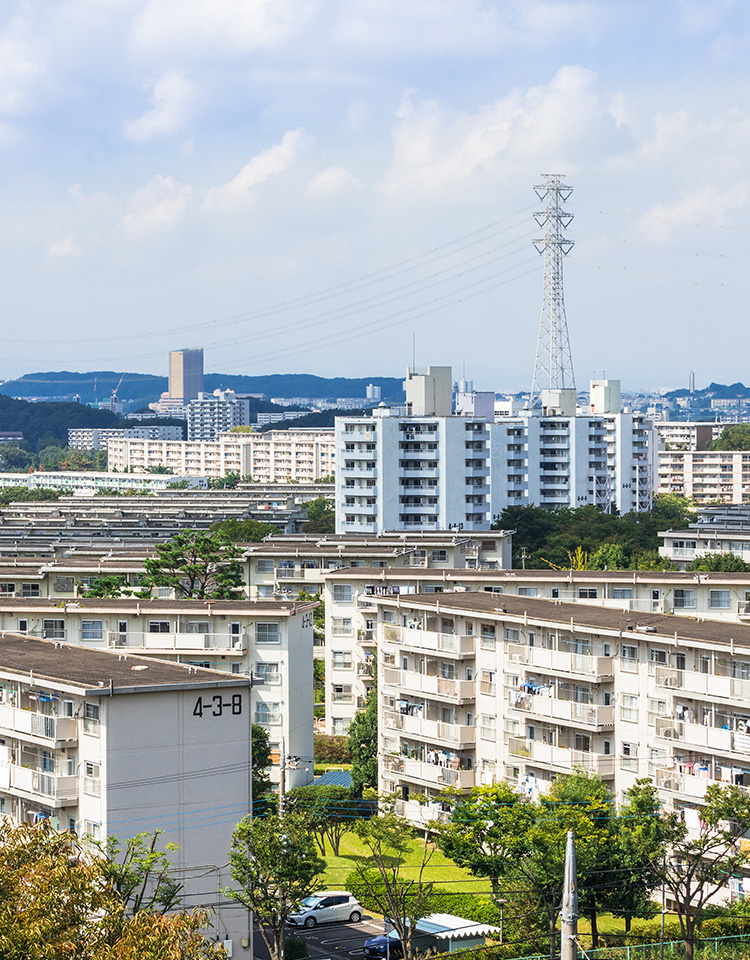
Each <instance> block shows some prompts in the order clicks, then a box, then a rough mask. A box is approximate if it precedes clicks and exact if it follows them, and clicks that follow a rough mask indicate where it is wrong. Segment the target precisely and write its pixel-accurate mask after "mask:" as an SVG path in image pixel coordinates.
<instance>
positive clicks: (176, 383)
mask: <svg viewBox="0 0 750 960" xmlns="http://www.w3.org/2000/svg"><path fill="white" fill-rule="evenodd" d="M202 392H203V348H199V349H192V350H191V349H185V350H170V352H169V392H168V394H167V397H168V398H169V399H170V400H176V401H180V402H182V401H187V400H193V399H195V398H196V397H199V396H200V395H201V393H202Z"/></svg>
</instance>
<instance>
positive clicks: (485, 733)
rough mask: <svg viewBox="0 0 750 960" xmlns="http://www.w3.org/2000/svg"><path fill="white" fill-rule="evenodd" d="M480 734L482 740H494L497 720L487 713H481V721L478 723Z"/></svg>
mask: <svg viewBox="0 0 750 960" xmlns="http://www.w3.org/2000/svg"><path fill="white" fill-rule="evenodd" d="M479 729H480V736H481V738H482V740H495V739H496V734H497V720H496V718H495V717H491V716H490V715H489V714H486V713H483V714H482V723H481V725H480V728H479Z"/></svg>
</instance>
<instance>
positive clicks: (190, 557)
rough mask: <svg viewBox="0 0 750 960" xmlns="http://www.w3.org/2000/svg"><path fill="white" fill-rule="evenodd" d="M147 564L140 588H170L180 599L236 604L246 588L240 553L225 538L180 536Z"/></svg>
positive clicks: (158, 548)
mask: <svg viewBox="0 0 750 960" xmlns="http://www.w3.org/2000/svg"><path fill="white" fill-rule="evenodd" d="M156 551H157V554H158V555H157V556H156V557H148V558H147V559H146V560H145V562H144V567H145V568H146V576H145V577H142V578H141V586H142V587H144V588H145V589H147V590H150V589H151V588H153V587H171V588H172V589H174V591H175V592H176V594H177V596H178V597H190V598H192V599H194V600H233V599H234V598H235V597H236V596H237V594H238V592H239V591H240V590H241V589H242V587H243V586H244V575H243V571H242V564H241V563H240V562H239V559H238V558H239V556H240V551H239V550H238V549H237V547H235V546H234V544H232V543H230V542H229V541H228V540H226V539H225V538H224V537H220V536H212V535H210V534H207V533H194V532H187V533H178V534H177V535H176V536H175V537H173V538H172V539H171V540H170V541H169V542H168V543H165V544H160V545H159V546H157V548H156Z"/></svg>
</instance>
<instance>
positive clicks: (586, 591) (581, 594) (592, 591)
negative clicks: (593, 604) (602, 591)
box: [578, 587, 599, 600]
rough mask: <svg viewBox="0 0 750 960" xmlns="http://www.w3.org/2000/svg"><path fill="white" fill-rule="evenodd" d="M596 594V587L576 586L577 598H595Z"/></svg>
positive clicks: (597, 594) (597, 592)
mask: <svg viewBox="0 0 750 960" xmlns="http://www.w3.org/2000/svg"><path fill="white" fill-rule="evenodd" d="M598 596H599V591H598V589H597V588H596V587H579V588H578V599H579V600H596V599H597V597H598Z"/></svg>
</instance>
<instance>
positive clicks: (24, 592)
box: [21, 583, 41, 598]
mask: <svg viewBox="0 0 750 960" xmlns="http://www.w3.org/2000/svg"><path fill="white" fill-rule="evenodd" d="M21 596H22V597H27V598H28V597H39V596H41V593H40V591H39V584H38V583H24V584H22V585H21Z"/></svg>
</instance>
